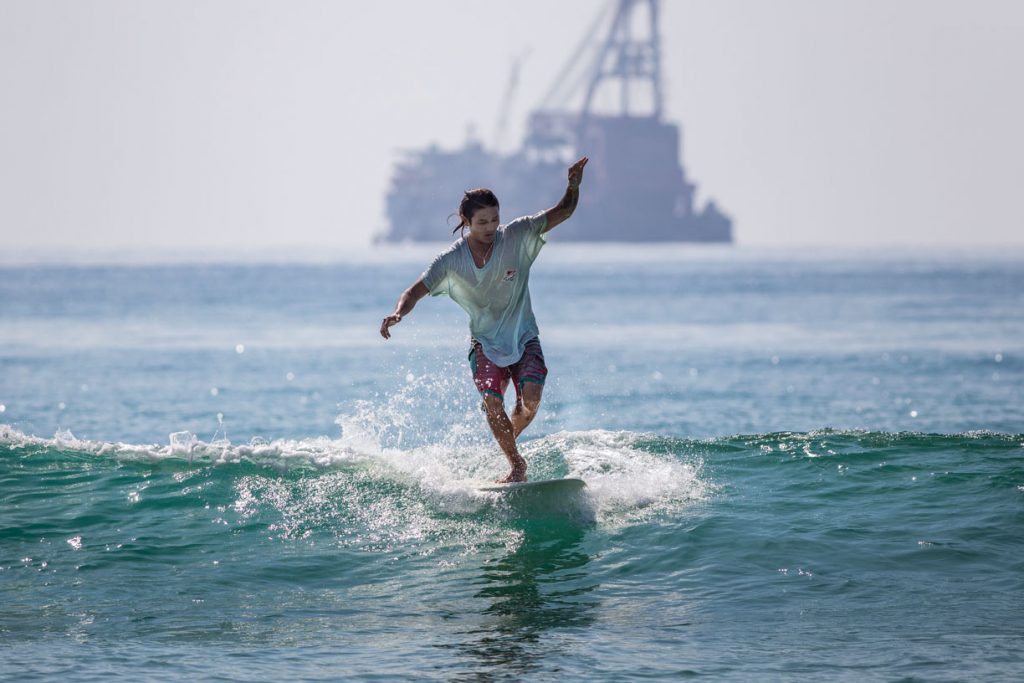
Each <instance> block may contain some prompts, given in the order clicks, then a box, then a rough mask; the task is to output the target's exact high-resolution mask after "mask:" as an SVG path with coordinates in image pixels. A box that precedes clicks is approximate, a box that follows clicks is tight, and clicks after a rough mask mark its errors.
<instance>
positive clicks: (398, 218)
mask: <svg viewBox="0 0 1024 683" xmlns="http://www.w3.org/2000/svg"><path fill="white" fill-rule="evenodd" d="M608 10H613V13H612V19H611V25H610V28H609V29H608V31H607V33H606V34H605V37H604V38H603V40H601V41H600V42H598V41H596V40H595V37H596V36H597V35H598V32H599V30H600V27H601V26H602V25H604V23H605V20H606V17H607V15H608ZM658 10H659V7H658V0H617V1H616V2H611V3H609V4H608V5H606V7H605V11H604V12H602V13H601V14H600V15H599V16H598V18H597V19H596V21H595V22H594V25H593V26H592V27H591V29H590V31H589V32H588V33H587V35H586V37H585V38H584V40H583V42H582V43H581V44H580V46H579V48H578V49H577V51H576V54H575V55H573V57H572V58H571V59H570V61H569V63H568V64H567V65H566V67H565V68H564V69H563V70H562V73H561V74H559V76H558V77H557V79H556V81H555V86H554V87H553V88H552V90H551V91H550V92H549V93H548V95H547V96H546V97H545V98H544V102H545V103H554V102H565V101H567V100H568V99H571V98H572V97H574V96H579V95H582V105H581V106H579V108H577V109H575V110H570V109H568V108H551V109H541V110H537V111H534V112H533V113H532V114H531V115H530V117H529V121H528V126H527V133H526V137H525V140H524V141H523V145H522V147H521V149H519V150H518V151H516V152H515V153H512V154H502V153H500V152H497V151H491V150H487V149H485V148H484V146H483V145H482V144H481V143H480V142H478V141H470V142H468V143H467V144H466V145H465V146H464V147H463V148H462V149H459V150H454V151H446V150H442V149H439V148H438V147H436V146H432V147H430V148H428V149H424V150H417V151H411V152H407V153H406V155H405V157H404V158H403V159H402V160H401V161H400V162H399V163H397V164H396V166H395V169H394V173H393V175H392V179H391V187H390V189H389V191H388V195H387V217H388V222H389V227H388V231H387V232H386V233H385V234H384V235H382V236H381V237H380V238H379V239H381V240H383V241H388V242H403V241H417V242H419V241H430V242H436V241H443V240H446V239H448V238H449V237H450V233H449V232H448V231H446V230H445V224H444V220H445V218H446V217H447V216H449V215H450V214H451V213H452V211H454V210H455V207H457V206H458V201H459V199H460V198H461V196H462V193H463V191H464V190H467V189H469V188H473V187H490V188H492V189H493V190H494V191H495V193H496V194H497V195H498V198H499V199H500V201H501V205H502V214H503V215H504V216H506V217H514V216H518V215H522V214H526V213H530V212H533V211H537V210H539V209H541V208H545V206H544V204H545V203H550V204H553V203H554V202H555V201H556V200H557V199H558V197H557V196H556V195H557V194H558V191H559V188H560V187H561V185H562V184H564V182H565V173H566V168H567V167H568V164H569V163H571V162H572V161H574V160H575V159H576V158H578V157H580V156H584V155H586V156H589V157H590V163H589V164H588V166H587V171H586V176H585V180H584V183H585V187H586V189H585V192H583V193H582V195H581V199H580V204H579V207H578V208H577V210H576V214H575V216H574V217H573V220H571V221H568V222H566V223H564V224H563V225H561V226H559V228H558V239H559V241H563V240H576V241H590V242H602V241H615V242H626V241H628V242H637V241H648V242H666V241H686V242H732V220H731V219H730V218H729V217H728V216H726V215H725V214H724V213H722V212H721V211H720V210H719V209H718V207H717V206H716V205H715V203H714V202H713V201H710V200H709V201H708V202H707V203H706V204H705V205H704V206H703V207H701V209H700V210H696V208H695V207H694V192H695V189H696V186H695V185H694V184H693V183H692V182H690V180H689V179H688V178H687V175H686V171H685V170H684V169H683V167H682V164H681V162H680V160H679V153H680V144H679V141H680V130H679V127H678V126H677V125H675V124H672V123H668V122H666V121H664V120H663V117H662V113H663V112H662V84H661V50H660V39H659V36H658ZM634 29H635V30H634ZM595 47H596V48H597V50H596V57H595V59H593V60H592V61H586V60H581V59H580V57H581V56H582V55H583V54H584V53H585V52H587V51H588V50H593V49H594V48H595ZM577 64H583V65H584V69H582V72H581V70H580V69H578V68H576V65H577ZM574 69H575V71H576V72H578V73H575V74H574ZM516 73H517V68H516V67H514V68H513V75H512V78H511V79H510V85H509V95H508V96H506V103H505V104H506V107H505V108H504V109H503V111H505V110H507V105H508V100H510V99H511V94H512V93H513V92H514V90H515V85H516V81H517V76H516ZM563 84H569V87H568V88H563V87H562V86H563ZM581 86H582V87H581ZM609 95H611V96H612V98H611V100H612V101H613V103H614V104H613V105H612V107H611V110H608V107H607V106H605V108H604V109H601V108H600V107H599V104H600V103H604V102H605V101H606V100H608V96H609ZM616 95H617V96H616ZM602 96H604V100H602V99H601V97H602ZM638 100H639V101H641V105H646V106H642V109H640V113H637V112H638V107H637V101H638ZM504 121H505V118H504V115H502V119H501V120H500V121H499V124H498V133H499V135H500V133H501V132H503V129H504Z"/></svg>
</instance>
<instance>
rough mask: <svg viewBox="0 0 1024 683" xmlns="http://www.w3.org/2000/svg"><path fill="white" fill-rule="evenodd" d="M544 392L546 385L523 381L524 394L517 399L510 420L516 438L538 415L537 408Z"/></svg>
mask: <svg viewBox="0 0 1024 683" xmlns="http://www.w3.org/2000/svg"><path fill="white" fill-rule="evenodd" d="M543 393H544V385H543V384H540V383H538V382H531V381H529V380H526V381H524V382H523V389H522V395H521V396H519V397H518V400H516V409H515V410H513V411H512V417H511V418H510V422H511V423H512V433H513V434H514V435H515V438H517V439H518V438H519V435H520V434H522V433H523V430H524V429H526V428H527V427H528V426H530V423H531V422H533V418H535V417H536V416H537V409H538V408H540V397H541V395H542V394H543Z"/></svg>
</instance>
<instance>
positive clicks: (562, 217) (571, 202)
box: [544, 157, 590, 232]
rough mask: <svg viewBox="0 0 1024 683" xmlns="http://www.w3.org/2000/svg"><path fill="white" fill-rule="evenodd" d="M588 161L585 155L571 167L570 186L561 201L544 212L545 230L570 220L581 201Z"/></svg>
mask: <svg viewBox="0 0 1024 683" xmlns="http://www.w3.org/2000/svg"><path fill="white" fill-rule="evenodd" d="M588 161H590V159H589V158H588V157H583V158H582V159H580V160H579V161H577V162H576V163H575V164H573V165H572V166H570V167H569V186H568V187H567V188H565V194H564V195H563V196H562V199H561V201H559V202H558V203H557V204H555V205H554V206H553V207H551V208H550V209H548V210H547V211H545V212H544V218H545V219H546V221H547V222H546V224H545V225H544V232H547V231H548V230H551V229H552V228H554V227H555V226H556V225H558V224H559V223H562V222H563V221H566V220H568V219H569V216H571V215H572V212H573V211H575V210H576V205H577V204H579V201H580V183H581V182H583V167H584V166H586V165H587V162H588Z"/></svg>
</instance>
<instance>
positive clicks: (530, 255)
mask: <svg viewBox="0 0 1024 683" xmlns="http://www.w3.org/2000/svg"><path fill="white" fill-rule="evenodd" d="M547 224H548V219H547V211H539V212H537V213H535V214H533V215H532V216H523V217H522V218H517V219H515V220H514V221H512V222H511V223H509V225H508V228H507V230H509V231H510V232H512V233H513V234H514V235H515V237H516V239H518V240H519V241H520V243H521V244H522V245H523V253H525V254H526V258H527V259H529V260H530V263H533V260H534V259H536V258H537V254H539V253H540V249H541V247H543V246H544V245H545V244H546V243H547V241H548V237H547V234H546V233H545V232H544V228H545V227H547Z"/></svg>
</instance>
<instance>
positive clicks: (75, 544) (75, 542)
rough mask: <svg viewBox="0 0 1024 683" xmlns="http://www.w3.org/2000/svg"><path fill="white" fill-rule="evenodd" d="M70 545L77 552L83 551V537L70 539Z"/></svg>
mask: <svg viewBox="0 0 1024 683" xmlns="http://www.w3.org/2000/svg"><path fill="white" fill-rule="evenodd" d="M68 545H69V546H71V547H72V548H74V549H75V550H81V549H82V537H81V536H75V537H74V538H69V539H68Z"/></svg>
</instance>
